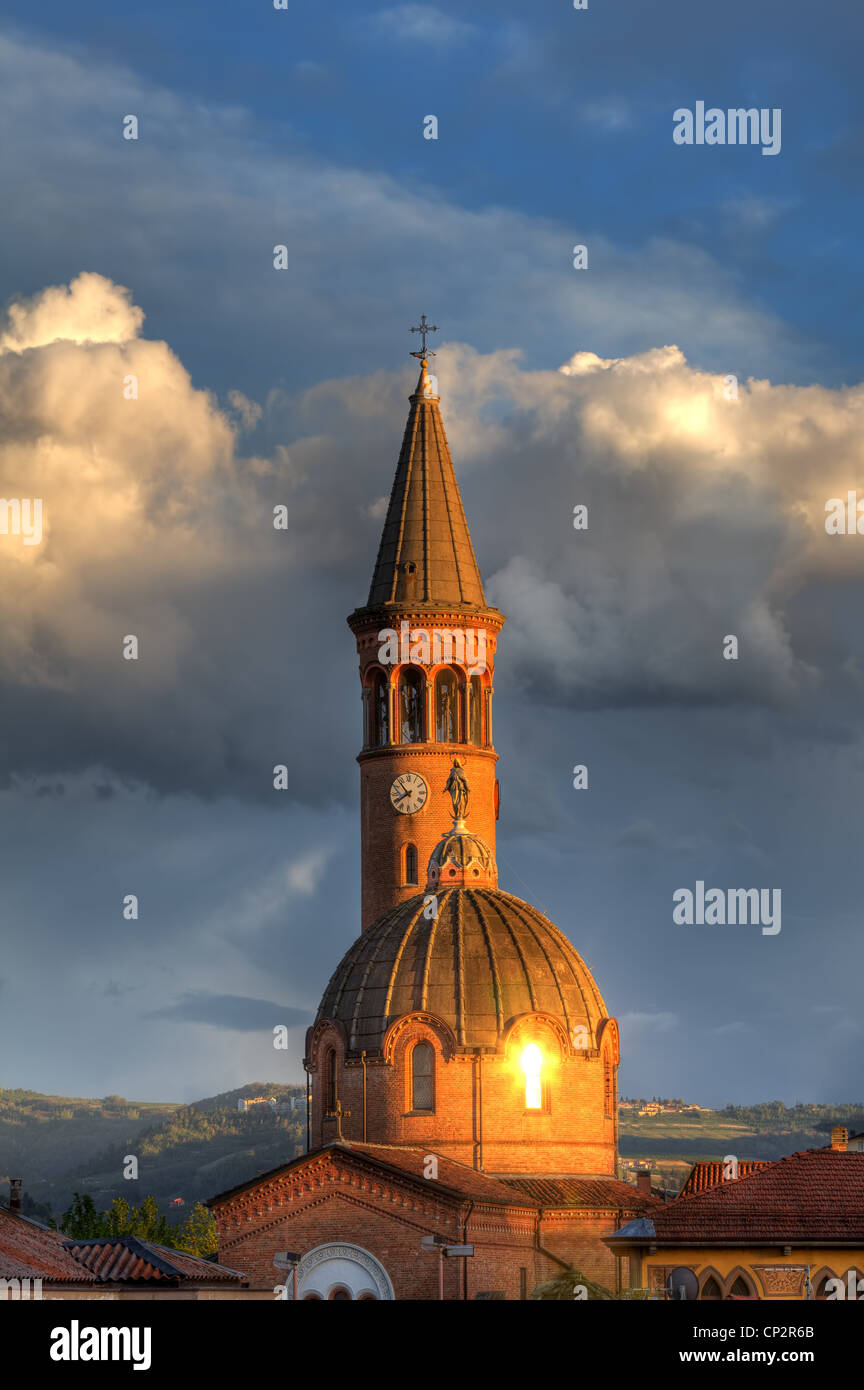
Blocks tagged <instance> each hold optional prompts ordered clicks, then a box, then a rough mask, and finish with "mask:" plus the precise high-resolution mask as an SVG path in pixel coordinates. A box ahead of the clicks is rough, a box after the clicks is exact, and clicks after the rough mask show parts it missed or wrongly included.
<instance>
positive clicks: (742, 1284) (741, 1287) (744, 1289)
mask: <svg viewBox="0 0 864 1390" xmlns="http://www.w3.org/2000/svg"><path fill="white" fill-rule="evenodd" d="M729 1292H730V1294H733V1293H734V1294H735V1296H736V1298H752V1297H753V1290H752V1289H751V1287H750V1285H749V1284H748V1283H747V1280H746V1279H744V1278H742V1276H741V1275H740V1274H739V1275H738V1278H737V1279H736V1280H735V1283H734V1284H733V1285H732V1287H731V1289H730V1290H729Z"/></svg>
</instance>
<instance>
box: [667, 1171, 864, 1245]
mask: <svg viewBox="0 0 864 1390" xmlns="http://www.w3.org/2000/svg"><path fill="white" fill-rule="evenodd" d="M652 1221H653V1224H654V1230H655V1232H656V1240H657V1242H658V1243H660V1242H670V1241H674V1242H675V1243H676V1244H683V1243H685V1242H690V1241H693V1242H699V1243H701V1242H709V1243H713V1242H718V1241H735V1242H738V1241H741V1242H744V1243H748V1244H754V1243H755V1242H770V1243H772V1244H775V1243H776V1244H784V1245H800V1244H802V1243H803V1242H808V1243H814V1244H824V1243H827V1242H838V1243H843V1244H849V1245H858V1246H864V1153H849V1152H844V1151H842V1150H838V1149H808V1150H806V1151H805V1152H804V1153H796V1154H791V1155H790V1157H788V1158H781V1159H780V1161H779V1162H777V1163H769V1164H766V1165H765V1166H764V1167H762V1168H759V1169H758V1170H757V1171H755V1172H752V1173H750V1174H748V1176H747V1177H739V1178H738V1180H737V1181H735V1182H721V1183H719V1184H718V1185H717V1186H715V1187H712V1188H709V1189H708V1190H707V1191H705V1192H697V1193H695V1194H693V1195H692V1196H688V1197H678V1198H677V1199H676V1200H675V1201H674V1202H670V1203H669V1204H668V1205H666V1206H661V1207H658V1208H657V1210H656V1211H654V1212H652Z"/></svg>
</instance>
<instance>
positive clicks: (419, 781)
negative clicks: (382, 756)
mask: <svg viewBox="0 0 864 1390" xmlns="http://www.w3.org/2000/svg"><path fill="white" fill-rule="evenodd" d="M427 794H428V792H427V787H426V783H425V782H424V781H423V778H422V777H421V776H420V773H419V772H403V773H402V774H401V776H399V777H397V778H396V779H395V780H394V782H393V785H392V787H391V788H390V800H391V801H392V803H393V806H394V807H395V809H396V810H397V811H401V812H402V815H403V816H411V815H413V814H414V812H415V811H419V810H420V807H421V806H422V805H423V803H424V802H425V800H426V797H427Z"/></svg>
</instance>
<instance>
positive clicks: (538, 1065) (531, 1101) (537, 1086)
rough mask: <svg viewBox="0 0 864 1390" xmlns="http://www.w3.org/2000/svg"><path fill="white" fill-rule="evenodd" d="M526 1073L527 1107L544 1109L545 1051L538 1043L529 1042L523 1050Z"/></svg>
mask: <svg viewBox="0 0 864 1390" xmlns="http://www.w3.org/2000/svg"><path fill="white" fill-rule="evenodd" d="M522 1070H523V1072H524V1073H525V1109H526V1110H542V1109H543V1053H542V1052H541V1051H540V1049H539V1047H538V1046H537V1044H536V1043H529V1044H528V1046H527V1047H526V1048H525V1049H524V1050H523V1052H522Z"/></svg>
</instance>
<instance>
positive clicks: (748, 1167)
mask: <svg viewBox="0 0 864 1390" xmlns="http://www.w3.org/2000/svg"><path fill="white" fill-rule="evenodd" d="M769 1164H770V1160H769V1159H767V1158H741V1159H739V1160H738V1177H739V1178H746V1177H747V1176H748V1175H749V1174H750V1173H755V1172H757V1171H758V1170H759V1169H760V1168H767V1167H769ZM732 1181H733V1179H731V1178H724V1177H723V1162H722V1160H718V1161H717V1162H715V1163H710V1162H706V1163H702V1162H697V1163H694V1164H693V1167H692V1168H691V1169H690V1172H689V1174H688V1175H687V1181H686V1182H685V1184H684V1186H683V1187H682V1188H681V1191H680V1192H679V1193H678V1196H679V1197H690V1196H692V1195H693V1193H694V1192H707V1191H708V1189H709V1188H710V1187H716V1186H717V1184H718V1183H720V1182H732Z"/></svg>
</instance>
